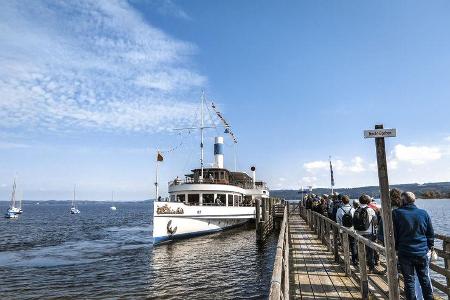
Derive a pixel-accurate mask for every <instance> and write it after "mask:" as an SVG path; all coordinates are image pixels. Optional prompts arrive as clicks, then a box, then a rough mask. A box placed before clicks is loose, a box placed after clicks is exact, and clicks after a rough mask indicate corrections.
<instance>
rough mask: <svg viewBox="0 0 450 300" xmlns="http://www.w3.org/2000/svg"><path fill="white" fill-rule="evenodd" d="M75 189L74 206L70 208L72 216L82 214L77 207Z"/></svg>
mask: <svg viewBox="0 0 450 300" xmlns="http://www.w3.org/2000/svg"><path fill="white" fill-rule="evenodd" d="M75 195H76V194H75V187H74V188H73V199H72V206H71V207H70V214H72V215H76V214H79V213H80V210H79V209H78V208H77V206H76V205H75Z"/></svg>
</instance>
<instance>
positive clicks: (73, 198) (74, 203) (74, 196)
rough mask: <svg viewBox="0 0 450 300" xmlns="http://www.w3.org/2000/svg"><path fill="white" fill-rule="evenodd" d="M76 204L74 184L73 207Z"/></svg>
mask: <svg viewBox="0 0 450 300" xmlns="http://www.w3.org/2000/svg"><path fill="white" fill-rule="evenodd" d="M74 205H75V186H73V199H72V207H73V206H74Z"/></svg>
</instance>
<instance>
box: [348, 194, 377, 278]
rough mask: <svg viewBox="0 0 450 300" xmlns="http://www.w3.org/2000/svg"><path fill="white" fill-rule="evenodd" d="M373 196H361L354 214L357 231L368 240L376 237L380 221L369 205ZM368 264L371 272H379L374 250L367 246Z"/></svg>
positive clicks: (354, 225) (354, 224)
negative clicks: (376, 267)
mask: <svg viewBox="0 0 450 300" xmlns="http://www.w3.org/2000/svg"><path fill="white" fill-rule="evenodd" d="M370 202H371V198H370V197H369V196H368V195H361V197H359V203H360V206H359V208H358V209H356V210H355V212H354V214H353V227H354V229H355V230H356V233H358V234H359V235H362V236H363V237H365V238H366V239H368V240H371V241H373V240H374V239H375V231H374V230H375V225H376V224H377V222H378V219H377V215H376V213H375V211H374V210H373V209H372V208H370V207H369V206H368V204H369V203H370ZM366 255H367V265H368V267H369V272H370V273H378V272H377V271H376V270H375V257H374V250H373V249H372V248H370V247H367V246H366Z"/></svg>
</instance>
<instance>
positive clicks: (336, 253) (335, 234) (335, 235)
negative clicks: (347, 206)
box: [333, 227, 339, 262]
mask: <svg viewBox="0 0 450 300" xmlns="http://www.w3.org/2000/svg"><path fill="white" fill-rule="evenodd" d="M338 236H339V229H338V228H337V227H333V242H334V261H335V262H339V244H338Z"/></svg>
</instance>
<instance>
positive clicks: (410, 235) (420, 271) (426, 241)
mask: <svg viewBox="0 0 450 300" xmlns="http://www.w3.org/2000/svg"><path fill="white" fill-rule="evenodd" d="M401 199H402V202H403V203H402V207H400V208H398V209H395V210H394V211H393V212H392V218H393V223H394V236H395V249H396V250H397V251H398V260H399V264H400V268H401V272H402V274H403V279H404V282H405V295H406V299H407V300H410V299H416V295H415V292H414V271H415V272H416V273H417V277H418V278H419V283H420V286H421V287H422V293H423V298H424V299H425V300H432V299H433V290H432V287H431V281H430V277H429V275H428V274H429V270H428V264H429V262H428V258H427V253H428V251H430V250H431V249H433V247H434V231H433V225H432V224H431V219H430V216H429V215H428V213H427V212H426V211H425V210H423V209H419V208H417V207H416V206H415V205H414V202H415V200H416V196H415V195H414V194H413V193H411V192H403V193H402V195H401Z"/></svg>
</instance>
